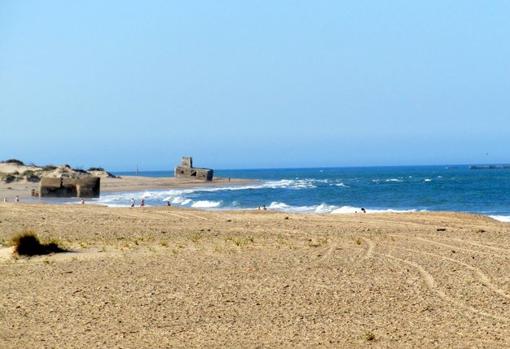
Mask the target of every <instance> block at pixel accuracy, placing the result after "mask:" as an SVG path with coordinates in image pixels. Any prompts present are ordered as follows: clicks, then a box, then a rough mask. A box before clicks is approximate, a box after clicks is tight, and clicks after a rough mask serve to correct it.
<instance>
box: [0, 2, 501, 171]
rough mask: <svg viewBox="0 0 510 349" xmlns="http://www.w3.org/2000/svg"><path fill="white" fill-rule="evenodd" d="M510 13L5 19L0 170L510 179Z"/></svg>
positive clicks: (1, 7)
mask: <svg viewBox="0 0 510 349" xmlns="http://www.w3.org/2000/svg"><path fill="white" fill-rule="evenodd" d="M509 17H510V3H509V2H507V1H497V0H496V1H487V2H480V1H447V0H440V1H439V0H438V1H436V0H429V1H421V2H416V1H363V0H361V1H358V0H357V1H348V2H347V1H320V0H319V1H285V0H282V1H251V2H244V1H179V2H178V1H143V2H142V1H51V0H49V1H15V0H12V1H9V0H4V1H2V2H1V3H0V158H10V157H16V158H21V159H23V160H25V161H34V162H36V163H70V164H72V165H74V166H83V167H87V166H91V165H100V166H105V167H108V168H110V169H113V170H130V169H133V168H135V167H136V165H138V166H140V168H142V169H167V168H171V167H172V166H173V165H174V164H175V163H176V162H177V161H178V159H179V157H180V156H181V155H185V154H190V155H193V156H194V158H195V162H196V163H197V164H198V165H204V166H210V167H215V168H257V167H313V166H367V165H401V164H402V165H408V164H448V163H450V164H452V163H473V162H475V163H479V162H484V163H486V162H510V155H509V153H508V149H510V98H509V93H510V45H509V44H508V40H509V37H510V21H508V18H509Z"/></svg>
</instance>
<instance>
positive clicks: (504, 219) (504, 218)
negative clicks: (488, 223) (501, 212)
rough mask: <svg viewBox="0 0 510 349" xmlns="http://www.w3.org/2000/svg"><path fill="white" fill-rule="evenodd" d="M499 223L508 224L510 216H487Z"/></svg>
mask: <svg viewBox="0 0 510 349" xmlns="http://www.w3.org/2000/svg"><path fill="white" fill-rule="evenodd" d="M489 217H491V218H492V219H495V220H497V221H500V222H505V223H510V216H489Z"/></svg>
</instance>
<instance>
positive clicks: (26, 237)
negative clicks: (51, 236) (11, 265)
mask: <svg viewBox="0 0 510 349" xmlns="http://www.w3.org/2000/svg"><path fill="white" fill-rule="evenodd" d="M11 245H12V246H14V253H16V254H18V255H20V256H28V257H31V256H40V255H46V254H50V253H58V252H66V250H65V249H64V248H62V247H60V246H59V245H58V243H56V242H49V243H47V244H43V243H41V242H40V241H39V238H38V237H37V236H36V234H35V233H34V232H33V231H31V230H25V231H22V232H21V233H19V234H17V235H16V236H14V237H13V238H12V239H11Z"/></svg>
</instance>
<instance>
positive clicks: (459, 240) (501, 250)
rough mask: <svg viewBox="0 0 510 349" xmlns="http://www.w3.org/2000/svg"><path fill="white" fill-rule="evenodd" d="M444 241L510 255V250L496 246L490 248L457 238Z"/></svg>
mask: <svg viewBox="0 0 510 349" xmlns="http://www.w3.org/2000/svg"><path fill="white" fill-rule="evenodd" d="M444 239H446V240H452V241H458V242H461V243H464V244H469V245H472V246H476V247H481V248H487V249H489V250H492V251H497V252H503V253H510V250H507V249H505V248H500V247H496V246H489V245H484V244H479V243H477V242H472V241H465V240H462V239H456V238H444ZM489 253H490V252H489Z"/></svg>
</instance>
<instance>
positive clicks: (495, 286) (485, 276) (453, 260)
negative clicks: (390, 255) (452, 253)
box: [396, 247, 510, 299]
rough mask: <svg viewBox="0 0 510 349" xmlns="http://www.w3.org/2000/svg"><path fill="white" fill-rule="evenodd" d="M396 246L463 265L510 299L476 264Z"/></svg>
mask: <svg viewBox="0 0 510 349" xmlns="http://www.w3.org/2000/svg"><path fill="white" fill-rule="evenodd" d="M396 248H397V249H400V250H406V251H409V252H412V253H421V254H425V255H428V256H432V257H436V258H439V259H442V260H446V261H450V262H452V263H456V264H458V265H462V266H463V267H465V268H466V269H469V270H471V271H472V272H473V273H474V274H475V275H476V277H477V278H478V280H479V281H480V282H481V283H482V285H484V286H487V287H488V288H489V289H490V290H491V291H493V292H495V293H497V294H499V295H500V296H502V297H505V298H508V299H510V295H509V294H507V293H506V292H505V290H502V289H500V288H499V287H498V286H497V285H495V284H494V283H492V281H491V278H490V276H489V275H487V274H485V273H484V272H483V271H482V270H481V269H480V268H477V267H475V266H472V265H471V264H468V263H464V262H462V261H459V260H456V259H453V258H449V257H445V256H441V255H440V254H435V253H430V252H425V251H418V250H413V249H411V248H405V247H396Z"/></svg>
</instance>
